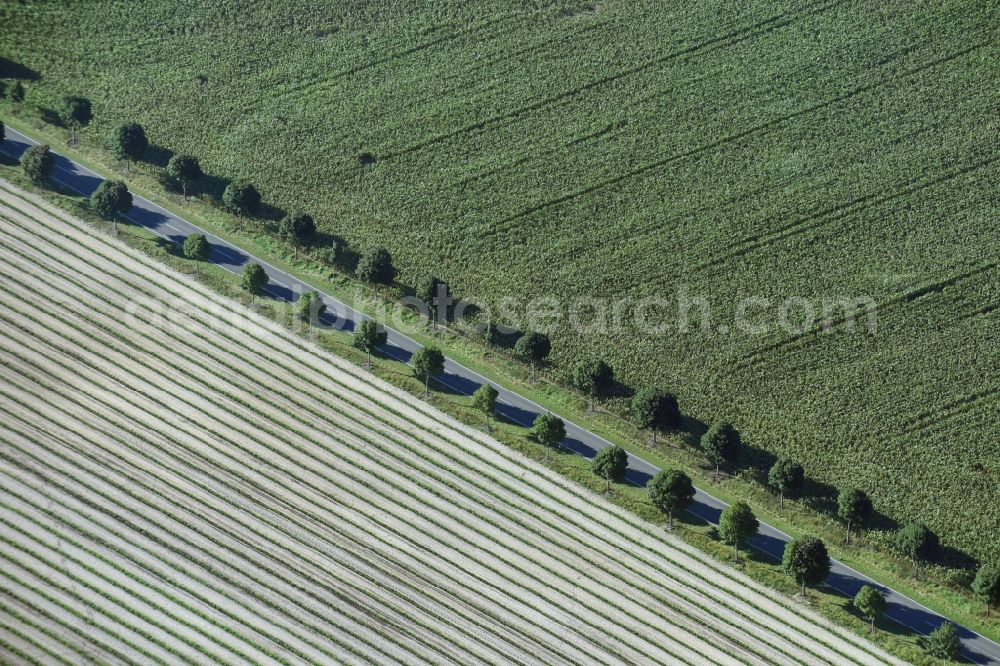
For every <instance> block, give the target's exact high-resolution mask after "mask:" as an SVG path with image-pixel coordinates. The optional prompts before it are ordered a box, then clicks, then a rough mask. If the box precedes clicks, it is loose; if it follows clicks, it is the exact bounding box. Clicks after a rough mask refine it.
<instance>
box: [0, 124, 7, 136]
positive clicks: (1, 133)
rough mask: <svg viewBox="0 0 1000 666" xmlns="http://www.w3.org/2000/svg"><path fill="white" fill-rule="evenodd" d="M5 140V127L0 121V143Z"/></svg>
mask: <svg viewBox="0 0 1000 666" xmlns="http://www.w3.org/2000/svg"><path fill="white" fill-rule="evenodd" d="M6 138H7V127H6V126H5V125H4V124H3V121H2V120H0V141H3V140H4V139H6Z"/></svg>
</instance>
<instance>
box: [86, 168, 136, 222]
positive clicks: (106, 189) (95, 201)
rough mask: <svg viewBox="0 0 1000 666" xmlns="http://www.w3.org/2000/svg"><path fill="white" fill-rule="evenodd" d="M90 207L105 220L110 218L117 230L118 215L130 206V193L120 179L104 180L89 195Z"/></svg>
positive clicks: (125, 211) (126, 210)
mask: <svg viewBox="0 0 1000 666" xmlns="http://www.w3.org/2000/svg"><path fill="white" fill-rule="evenodd" d="M90 207H91V208H93V209H94V211H95V212H96V213H97V214H98V215H100V216H101V217H103V218H104V219H106V220H111V222H112V224H113V225H114V228H115V231H116V232H117V230H118V216H119V215H123V214H125V213H127V212H128V210H129V209H130V208H131V207H132V193H131V192H129V191H128V186H127V185H125V183H123V182H122V181H120V180H105V181H103V182H102V183H101V184H100V185H98V186H97V189H96V190H94V193H93V194H91V195H90Z"/></svg>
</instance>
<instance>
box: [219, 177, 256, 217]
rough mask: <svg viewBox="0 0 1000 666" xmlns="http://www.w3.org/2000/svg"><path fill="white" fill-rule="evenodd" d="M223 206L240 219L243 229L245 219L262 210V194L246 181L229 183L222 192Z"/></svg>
mask: <svg viewBox="0 0 1000 666" xmlns="http://www.w3.org/2000/svg"><path fill="white" fill-rule="evenodd" d="M222 205H223V207H225V209H226V210H228V211H229V212H230V213H233V214H234V215H236V216H237V217H238V218H239V220H240V228H242V227H243V218H244V217H250V216H252V215H255V214H256V213H257V210H258V209H259V208H260V192H258V191H257V188H256V187H254V186H253V185H251V184H250V183H248V182H246V181H239V182H232V183H229V184H228V185H226V189H225V190H224V191H223V192H222Z"/></svg>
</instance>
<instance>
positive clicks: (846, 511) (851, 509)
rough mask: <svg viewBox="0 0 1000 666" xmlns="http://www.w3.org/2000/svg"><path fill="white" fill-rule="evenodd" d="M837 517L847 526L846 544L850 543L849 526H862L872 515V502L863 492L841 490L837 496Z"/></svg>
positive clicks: (853, 489)
mask: <svg viewBox="0 0 1000 666" xmlns="http://www.w3.org/2000/svg"><path fill="white" fill-rule="evenodd" d="M837 515H838V516H839V517H840V519H841V520H843V521H844V524H845V525H846V526H847V543H851V526H852V525H857V526H863V525H864V524H865V523H867V522H868V519H869V518H870V517H871V515H872V502H871V500H870V499H868V495H866V494H865V492H864V491H863V490H858V489H857V488H842V489H841V491H840V493H839V494H838V495H837Z"/></svg>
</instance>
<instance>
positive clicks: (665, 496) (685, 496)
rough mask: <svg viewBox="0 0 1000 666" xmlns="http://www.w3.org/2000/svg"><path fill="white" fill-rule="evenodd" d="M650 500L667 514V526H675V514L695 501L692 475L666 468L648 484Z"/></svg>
mask: <svg viewBox="0 0 1000 666" xmlns="http://www.w3.org/2000/svg"><path fill="white" fill-rule="evenodd" d="M646 492H647V493H648V494H649V501H650V502H652V503H653V506H655V507H656V508H657V509H659V510H660V511H662V512H663V513H665V514H667V528H668V529H673V527H674V514H675V513H677V512H678V511H683V510H684V509H686V508H688V507H689V506H691V504H692V503H693V502H694V493H695V491H694V485H693V484H692V483H691V477H689V476H688V475H687V474H685V473H684V472H682V471H680V470H679V469H665V470H663V471H662V472H660V473H659V474H657V475H656V476H654V477H653V478H652V479H651V480H650V481H649V483H648V484H646Z"/></svg>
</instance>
